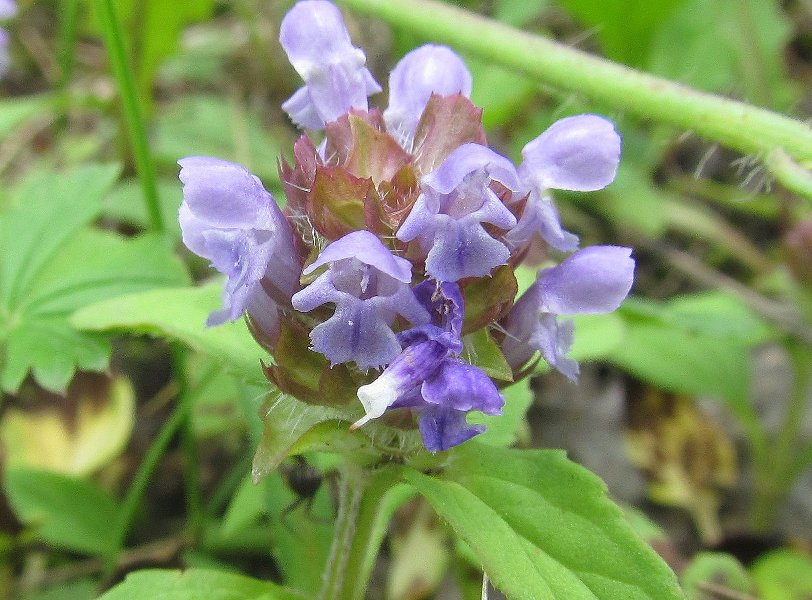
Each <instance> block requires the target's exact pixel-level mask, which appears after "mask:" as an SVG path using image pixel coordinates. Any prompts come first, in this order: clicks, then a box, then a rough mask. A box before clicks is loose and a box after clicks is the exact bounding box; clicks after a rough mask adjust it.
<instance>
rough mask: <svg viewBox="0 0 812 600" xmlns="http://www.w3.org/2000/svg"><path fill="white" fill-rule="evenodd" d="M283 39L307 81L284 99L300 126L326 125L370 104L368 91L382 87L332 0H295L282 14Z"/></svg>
mask: <svg viewBox="0 0 812 600" xmlns="http://www.w3.org/2000/svg"><path fill="white" fill-rule="evenodd" d="M279 42H280V43H281V44H282V47H283V48H284V49H285V52H286V53H287V55H288V59H289V60H290V62H291V64H292V65H293V68H295V69H296V72H297V73H299V75H300V76H301V77H302V79H304V82H305V85H304V86H303V87H301V88H299V90H298V91H297V92H296V93H295V94H293V96H291V97H290V98H289V99H288V100H287V101H286V102H285V103H284V104H283V105H282V108H283V109H284V110H285V112H287V113H288V115H290V118H291V119H292V120H293V122H294V123H296V124H297V125H299V126H300V127H304V128H306V129H323V128H324V126H325V125H326V124H327V123H330V122H331V121H335V120H336V119H338V118H339V117H340V116H342V115H344V114H346V113H347V112H349V110H350V109H351V108H355V109H359V110H367V96H369V95H370V94H375V93H377V92H380V91H381V86H379V85H378V84H377V83H376V82H375V79H374V78H373V77H372V74H371V73H370V72H369V69H367V68H366V67H365V66H364V65H365V63H366V57H365V56H364V52H363V51H362V50H361V49H359V48H356V47H354V46H353V45H352V41H351V40H350V34H349V33H348V32H347V28H346V27H345V26H344V20H343V18H342V17H341V12H340V11H339V10H338V8H336V7H335V6H333V4H331V3H330V2H326V1H323V0H305V1H304V2H299V3H297V4H296V5H294V6H293V8H291V9H290V10H289V11H288V13H287V14H286V15H285V18H284V19H283V20H282V25H281V27H280V30H279Z"/></svg>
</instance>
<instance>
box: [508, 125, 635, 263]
mask: <svg viewBox="0 0 812 600" xmlns="http://www.w3.org/2000/svg"><path fill="white" fill-rule="evenodd" d="M522 156H523V157H524V161H523V162H522V164H521V165H520V166H519V176H520V177H521V180H522V184H523V185H524V189H526V190H528V191H529V192H530V197H529V198H528V200H527V205H526V206H525V209H524V212H523V213H522V216H521V218H520V219H519V223H518V224H517V226H516V227H515V228H514V229H513V230H512V231H510V232H509V233H508V234H507V235H506V236H505V240H506V242H507V244H508V245H509V246H510V247H511V248H516V247H518V246H520V245H522V244H524V243H526V242H528V241H529V240H530V239H531V238H532V236H533V234H534V233H539V234H540V235H541V237H542V238H543V239H544V240H545V241H546V242H547V243H548V244H550V245H551V246H553V247H554V248H557V249H558V250H562V251H565V252H571V251H573V250H575V249H577V248H578V237H577V236H575V235H573V234H571V233H569V232H567V231H564V230H563V229H562V228H561V223H560V222H559V219H558V211H556V209H555V206H554V205H553V200H552V197H551V196H550V193H549V191H548V190H550V189H558V190H572V191H577V192H590V191H595V190H599V189H602V188H604V187H606V186H607V185H609V184H610V183H611V182H612V180H614V178H615V173H616V172H617V165H618V163H619V161H620V136H619V135H618V134H617V132H616V131H615V128H614V126H613V125H612V123H611V122H610V121H608V120H606V119H604V118H602V117H599V116H597V115H578V116H574V117H567V118H565V119H561V120H560V121H556V122H555V123H553V124H552V125H551V126H550V127H549V129H547V130H546V131H545V132H544V133H542V134H541V135H540V136H538V137H537V138H536V139H534V140H533V141H531V142H530V143H528V144H527V145H526V146H525V147H524V149H523V150H522Z"/></svg>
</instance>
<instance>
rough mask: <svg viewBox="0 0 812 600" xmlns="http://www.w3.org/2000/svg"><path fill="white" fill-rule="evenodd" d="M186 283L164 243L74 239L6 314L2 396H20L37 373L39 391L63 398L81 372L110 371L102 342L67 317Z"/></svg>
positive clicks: (87, 234)
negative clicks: (129, 295)
mask: <svg viewBox="0 0 812 600" xmlns="http://www.w3.org/2000/svg"><path fill="white" fill-rule="evenodd" d="M33 262H35V263H36V259H34V260H33ZM185 281H187V277H186V273H185V269H184V267H183V265H182V264H181V262H180V261H179V260H178V259H177V258H176V257H175V256H174V255H173V254H172V253H171V251H170V249H169V248H167V247H165V246H164V245H163V243H162V240H161V239H160V238H159V237H156V236H142V237H140V238H133V239H125V238H123V237H121V236H119V235H117V234H114V233H111V232H102V231H97V230H93V229H80V230H78V231H75V232H74V233H73V235H72V237H70V238H69V239H67V240H63V242H62V244H61V245H60V246H59V247H58V248H57V249H56V252H55V253H54V254H53V255H52V256H51V257H49V259H48V261H47V262H46V263H44V264H43V265H42V266H41V268H39V270H38V272H37V273H36V274H35V277H34V278H33V279H31V281H30V283H27V284H26V285H25V286H24V289H25V295H21V296H19V297H18V298H17V299H16V301H14V304H13V305H12V306H11V307H9V308H8V309H7V311H8V314H9V316H8V317H7V319H6V322H5V323H4V326H5V329H6V336H7V338H6V349H5V361H4V365H3V369H2V385H3V388H4V389H6V390H15V389H17V387H18V386H19V384H20V383H21V382H22V380H23V378H24V377H25V375H26V374H27V373H28V371H29V370H31V371H32V372H33V374H34V377H35V379H36V380H37V382H38V383H39V384H40V385H42V386H43V387H45V388H47V389H50V390H53V391H62V390H64V389H65V387H66V386H67V384H68V382H69V381H70V379H71V377H72V376H73V373H74V371H75V369H76V367H77V366H78V367H79V368H82V369H88V370H94V371H100V370H103V369H105V368H106V367H107V362H108V358H109V353H110V350H109V347H108V344H107V341H106V339H105V338H104V336H100V335H98V334H87V333H82V332H79V331H76V330H75V329H73V328H72V327H71V326H70V324H69V323H68V320H67V318H68V315H69V314H70V313H71V312H73V311H74V310H76V309H77V308H80V307H82V306H85V305H87V304H90V303H92V302H96V301H99V300H103V299H106V298H110V297H114V296H117V295H119V294H124V293H128V292H134V291H140V290H144V289H150V288H155V287H161V286H166V285H177V284H179V283H184V282H185Z"/></svg>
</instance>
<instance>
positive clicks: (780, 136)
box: [340, 0, 812, 177]
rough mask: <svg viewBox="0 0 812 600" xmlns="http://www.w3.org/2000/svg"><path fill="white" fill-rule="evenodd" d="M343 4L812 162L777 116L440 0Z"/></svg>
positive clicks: (642, 109) (703, 132) (799, 137)
mask: <svg viewBox="0 0 812 600" xmlns="http://www.w3.org/2000/svg"><path fill="white" fill-rule="evenodd" d="M340 1H341V2H342V3H343V4H344V5H346V6H347V7H349V8H351V9H353V10H356V11H358V12H360V13H364V14H367V15H371V16H375V17H378V18H381V19H383V20H384V21H387V22H388V23H390V24H391V25H393V26H395V27H402V28H408V29H409V30H411V31H413V32H416V33H419V34H421V35H423V36H426V37H429V38H431V39H433V40H436V41H440V42H445V43H448V44H451V45H453V46H455V47H457V48H459V49H460V50H465V51H468V52H471V53H472V54H475V55H477V56H479V57H480V58H484V59H486V60H488V61H490V62H493V63H498V64H501V65H503V66H506V67H509V68H512V69H515V70H517V71H520V72H522V73H525V74H527V75H529V76H531V77H533V78H534V79H536V80H537V81H539V82H542V83H545V84H548V85H551V86H554V87H557V88H560V89H562V90H566V91H570V92H576V93H579V94H583V95H585V96H587V97H589V98H591V99H593V100H596V101H600V102H601V103H604V104H606V105H610V106H612V107H614V108H616V109H618V110H622V111H624V112H628V113H631V114H634V115H637V116H638V117H642V118H645V119H652V120H655V121H659V122H662V123H668V124H670V125H673V126H675V127H678V128H680V129H687V130H692V131H694V132H695V133H697V134H698V135H700V136H703V137H705V138H708V139H711V140H716V141H718V142H720V143H722V144H724V145H725V146H728V147H730V148H733V149H735V150H738V151H739V152H742V153H743V154H753V155H756V156H758V157H764V156H766V155H767V154H768V153H770V152H772V151H773V150H775V149H783V151H784V152H785V153H786V154H787V155H788V156H790V157H791V158H792V159H794V160H795V161H796V162H799V163H804V162H805V161H807V160H810V159H812V129H810V128H809V127H807V126H806V125H805V124H804V123H802V122H800V121H797V120H795V119H791V118H789V117H786V116H783V115H780V114H777V113H774V112H772V111H769V110H766V109H763V108H758V107H755V106H751V105H749V104H745V103H743V102H737V101H735V100H730V99H728V98H723V97H721V96H716V95H713V94H708V93H705V92H700V91H698V90H695V89H693V88H690V87H688V86H685V85H681V84H678V83H675V82H672V81H669V80H667V79H662V78H660V77H655V76H653V75H649V74H647V73H643V72H641V71H636V70H634V69H631V68H628V67H626V66H623V65H620V64H617V63H613V62H611V61H608V60H605V59H602V58H599V57H596V56H592V55H590V54H587V53H585V52H581V51H579V50H576V49H574V48H571V47H569V46H566V45H564V44H560V43H557V42H554V41H552V40H549V39H545V38H543V37H540V36H537V35H533V34H530V33H527V32H524V31H521V30H518V29H514V28H512V27H509V26H507V25H504V24H502V23H498V22H496V21H493V20H490V19H487V18H485V17H482V16H480V15H476V14H472V13H470V12H468V11H465V10H463V9H460V8H457V7H454V6H451V5H448V4H444V3H441V2H436V1H434V0H340ZM774 175H776V176H777V177H780V176H781V173H780V172H779V173H774Z"/></svg>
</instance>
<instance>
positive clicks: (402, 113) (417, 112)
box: [383, 44, 471, 148]
mask: <svg viewBox="0 0 812 600" xmlns="http://www.w3.org/2000/svg"><path fill="white" fill-rule="evenodd" d="M432 94H438V95H440V96H451V95H453V94H461V95H463V96H465V97H466V98H467V97H470V95H471V74H470V73H469V71H468V69H467V67H466V66H465V63H463V62H462V59H460V57H459V56H457V54H456V53H455V52H454V51H453V50H451V49H450V48H447V47H446V46H435V45H431V44H427V45H425V46H421V47H420V48H416V49H415V50H412V51H411V52H409V53H408V54H407V55H406V56H404V57H403V58H402V59H400V61H399V62H398V64H397V65H395V68H394V69H393V70H392V72H391V73H390V75H389V107H388V108H387V109H386V110H385V111H384V113H383V116H384V119H385V121H386V127H387V129H388V130H389V132H390V133H391V134H392V135H393V136H394V137H395V138H397V139H398V140H399V141H400V142H401V145H402V146H404V147H406V148H408V147H410V146H411V142H412V139H413V138H414V133H415V129H416V128H417V123H418V122H419V121H420V117H421V115H422V114H423V111H424V110H425V108H426V104H427V103H428V101H429V98H430V97H431V95H432Z"/></svg>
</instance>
